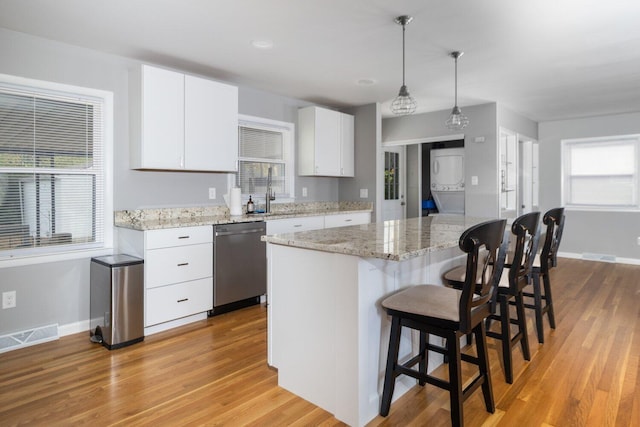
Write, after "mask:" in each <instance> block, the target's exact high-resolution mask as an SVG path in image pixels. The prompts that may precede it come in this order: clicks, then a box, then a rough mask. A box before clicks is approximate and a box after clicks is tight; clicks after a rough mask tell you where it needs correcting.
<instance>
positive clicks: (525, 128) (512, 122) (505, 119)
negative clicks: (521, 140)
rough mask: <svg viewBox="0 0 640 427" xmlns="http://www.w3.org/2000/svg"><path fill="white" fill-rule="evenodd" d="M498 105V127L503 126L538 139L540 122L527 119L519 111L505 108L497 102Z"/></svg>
mask: <svg viewBox="0 0 640 427" xmlns="http://www.w3.org/2000/svg"><path fill="white" fill-rule="evenodd" d="M497 107H498V110H497V111H498V115H497V120H498V127H503V128H506V129H509V130H511V131H513V132H516V133H518V134H520V135H524V136H527V137H529V138H532V139H538V123H537V122H534V121H533V120H530V119H527V118H526V117H524V116H521V115H520V114H518V113H515V112H513V111H511V110H508V109H506V108H504V107H503V106H502V105H500V104H497Z"/></svg>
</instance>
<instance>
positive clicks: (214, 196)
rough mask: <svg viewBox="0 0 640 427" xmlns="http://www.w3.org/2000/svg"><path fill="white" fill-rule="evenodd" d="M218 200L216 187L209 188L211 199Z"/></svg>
mask: <svg viewBox="0 0 640 427" xmlns="http://www.w3.org/2000/svg"><path fill="white" fill-rule="evenodd" d="M215 198H216V187H211V188H209V199H211V200H214V199H215Z"/></svg>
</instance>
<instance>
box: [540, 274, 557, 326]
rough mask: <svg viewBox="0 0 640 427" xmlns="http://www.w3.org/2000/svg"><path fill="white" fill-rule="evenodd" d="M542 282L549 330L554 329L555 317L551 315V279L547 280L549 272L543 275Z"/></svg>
mask: <svg viewBox="0 0 640 427" xmlns="http://www.w3.org/2000/svg"><path fill="white" fill-rule="evenodd" d="M542 281H543V282H544V299H545V300H546V301H547V306H546V311H547V316H549V325H551V329H555V328H556V316H555V314H554V313H553V298H552V297H551V279H550V278H549V272H547V273H545V275H544V276H543V277H542Z"/></svg>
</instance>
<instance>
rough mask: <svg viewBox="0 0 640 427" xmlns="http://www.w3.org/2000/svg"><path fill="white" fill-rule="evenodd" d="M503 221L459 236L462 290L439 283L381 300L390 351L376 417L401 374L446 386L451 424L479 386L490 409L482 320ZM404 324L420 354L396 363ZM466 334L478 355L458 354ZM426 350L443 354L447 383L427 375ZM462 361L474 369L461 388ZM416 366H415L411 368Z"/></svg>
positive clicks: (500, 257) (500, 259) (500, 256)
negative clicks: (440, 341)
mask: <svg viewBox="0 0 640 427" xmlns="http://www.w3.org/2000/svg"><path fill="white" fill-rule="evenodd" d="M505 224H506V221H505V220H494V221H488V222H484V223H482V224H478V225H476V226H473V227H470V228H469V229H467V230H466V231H465V232H464V233H462V235H461V236H460V241H459V247H460V249H461V250H462V251H464V252H465V253H467V264H466V272H467V278H468V280H465V282H464V285H463V287H462V290H458V289H452V288H447V287H444V286H439V285H419V286H413V287H410V288H407V289H404V290H402V291H400V292H398V293H396V294H393V295H391V296H390V297H388V298H386V299H385V300H384V301H382V307H383V308H384V309H385V310H386V311H387V314H388V315H389V316H391V333H390V339H389V352H388V355H387V366H386V372H385V377H384V389H383V393H382V402H381V405H380V415H382V416H383V417H384V416H387V415H388V414H389V409H390V406H391V398H392V397H393V390H394V388H395V380H396V377H398V376H399V375H401V374H404V375H408V376H410V377H413V378H416V379H417V380H418V383H419V384H420V385H421V386H423V385H424V384H425V383H429V384H432V385H435V386H437V387H440V388H443V389H445V390H449V399H450V402H451V422H452V424H453V425H454V426H461V425H463V411H462V404H463V402H464V401H465V400H466V399H467V398H468V397H469V396H470V395H471V393H473V392H474V391H475V390H476V389H477V388H478V387H482V394H483V396H484V402H485V406H486V408H487V411H488V412H491V413H493V412H494V411H495V403H494V400H493V390H492V388H491V376H490V373H489V363H488V359H487V347H486V337H485V328H484V319H485V318H486V317H487V316H489V315H490V312H491V310H490V303H491V298H492V295H493V293H494V289H495V287H496V284H497V283H496V282H497V280H496V279H497V274H498V273H499V272H500V271H501V270H502V264H503V263H504V256H505V253H504V252H505V250H504V249H505V248H504V246H502V249H501V250H500V251H499V248H500V247H501V241H502V236H503V233H504V228H505ZM478 264H481V265H480V266H479V265H478ZM478 284H480V286H479V287H478V286H477V285H478ZM474 291H476V292H474ZM403 326H404V327H408V328H410V329H414V330H418V331H420V342H419V353H418V354H417V355H416V356H414V357H412V358H411V359H410V360H409V361H407V362H405V363H402V364H401V363H399V362H398V352H399V348H400V335H401V330H402V327H403ZM471 332H473V334H474V335H475V337H476V339H475V342H476V347H477V353H476V354H477V356H472V355H469V354H461V353H460V346H459V345H458V342H459V338H460V337H461V336H462V335H466V334H468V333H471ZM428 334H434V335H437V336H439V337H442V338H444V339H445V346H444V347H442V346H437V345H435V344H431V343H429V340H428ZM429 350H431V351H435V352H437V353H440V354H443V355H446V356H447V357H448V359H449V365H448V366H449V381H448V382H447V381H444V380H442V379H439V378H437V377H434V376H431V375H429V374H428V373H427V361H428V352H429ZM461 361H465V362H468V363H472V364H474V365H477V366H478V371H479V373H478V375H477V376H476V377H475V378H473V380H472V381H471V382H470V383H469V385H468V386H467V387H466V388H464V389H463V388H462V377H461ZM416 364H418V369H417V370H416V369H412V367H413V366H414V365H416Z"/></svg>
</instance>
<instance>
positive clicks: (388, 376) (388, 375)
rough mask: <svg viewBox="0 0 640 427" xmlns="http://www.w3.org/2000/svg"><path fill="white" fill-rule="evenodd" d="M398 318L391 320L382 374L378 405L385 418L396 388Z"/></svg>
mask: <svg viewBox="0 0 640 427" xmlns="http://www.w3.org/2000/svg"><path fill="white" fill-rule="evenodd" d="M401 329H402V326H401V325H400V318H399V317H397V316H393V317H392V318H391V334H390V337H389V353H388V354H387V369H386V371H385V374H384V389H383V391H382V403H381V404H380V415H382V416H383V417H386V416H387V415H389V409H390V408H391V398H392V397H393V389H394V388H395V386H396V377H397V376H398V375H397V373H396V366H397V364H398V351H399V349H400V330H401Z"/></svg>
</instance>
